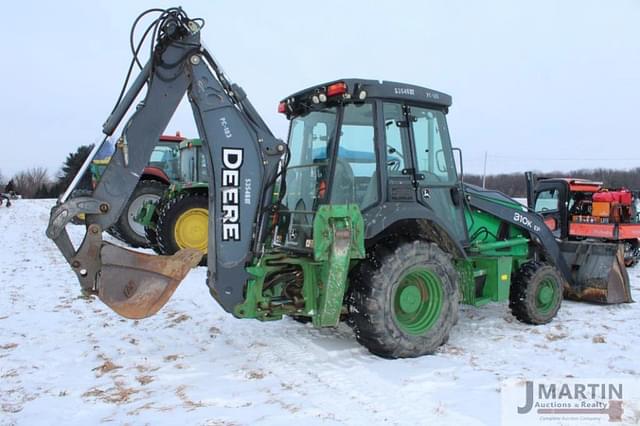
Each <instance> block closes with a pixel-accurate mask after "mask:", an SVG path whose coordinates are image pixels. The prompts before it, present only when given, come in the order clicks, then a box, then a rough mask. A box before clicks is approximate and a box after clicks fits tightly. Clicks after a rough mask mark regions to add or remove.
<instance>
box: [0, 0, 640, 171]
mask: <svg viewBox="0 0 640 426" xmlns="http://www.w3.org/2000/svg"><path fill="white" fill-rule="evenodd" d="M173 5H179V3H171V2H164V1H126V2H125V1H86V0H85V1H77V0H74V1H63V2H53V1H52V2H46V1H39V2H36V1H29V0H23V1H20V2H7V3H5V4H4V5H3V16H4V19H3V24H2V25H1V26H0V33H1V34H2V39H3V48H2V55H3V57H4V60H3V64H2V67H0V75H1V76H2V97H3V102H2V103H1V104H0V111H1V114H0V124H1V128H2V131H3V134H4V142H3V147H4V149H3V151H2V153H1V154H0V172H1V173H2V174H3V175H4V176H5V177H9V176H11V175H12V174H14V173H15V172H17V171H19V170H21V169H24V168H27V167H32V166H45V167H47V168H48V169H49V171H50V173H51V175H54V174H55V173H57V171H58V170H59V168H60V166H61V164H62V162H63V160H64V158H65V156H66V155H67V154H68V153H69V152H71V151H74V150H75V149H76V147H77V146H79V145H81V144H87V143H91V142H94V140H95V139H96V138H97V137H98V135H99V134H100V129H101V125H102V123H103V122H104V120H105V118H106V116H107V114H108V113H109V111H110V110H111V108H112V106H113V102H114V101H115V98H116V97H117V95H118V91H119V89H120V86H121V84H122V80H123V78H124V74H125V72H126V67H127V66H128V63H129V60H130V51H129V47H128V42H129V41H128V40H129V39H128V37H129V29H130V26H131V23H132V21H133V19H134V18H135V17H136V16H137V15H138V13H140V12H141V11H143V10H145V9H147V8H150V7H157V6H160V7H168V6H173ZM182 6H183V8H184V9H185V10H186V11H187V13H188V14H189V15H190V16H192V17H202V18H204V19H205V20H206V27H205V28H204V30H203V36H202V38H203V40H204V41H205V43H206V45H207V46H208V47H209V49H210V50H211V51H212V52H213V53H214V55H215V56H216V58H217V59H218V61H219V62H220V63H221V65H222V66H223V67H224V69H225V71H226V72H227V74H228V75H229V77H230V78H231V79H232V80H233V81H235V82H236V83H238V84H240V85H241V86H243V87H244V89H245V91H246V92H247V93H248V95H249V98H250V99H251V101H252V102H253V103H254V105H255V106H256V108H257V110H258V111H259V112H260V113H261V114H262V115H263V117H264V119H265V120H266V121H267V123H268V124H269V125H270V126H271V128H272V130H273V131H274V133H275V134H276V135H277V136H279V137H282V138H285V137H286V132H287V121H286V120H285V119H284V117H282V116H281V115H279V114H277V113H276V108H277V103H278V101H279V100H280V99H281V98H283V97H285V96H286V95H288V94H290V93H292V92H294V91H297V90H299V89H301V88H305V87H308V86H311V85H314V84H316V83H320V82H324V81H329V80H333V79H338V78H341V77H363V78H374V79H384V80H395V81H402V82H407V83H413V84H416V85H421V86H426V87H429V88H432V89H435V90H439V91H443V92H446V93H449V94H451V95H452V96H453V107H452V108H451V110H450V113H449V128H450V132H451V136H452V140H453V144H454V146H458V147H461V148H462V149H463V153H464V164H465V169H466V171H467V172H476V173H478V172H482V167H483V158H484V153H485V151H487V152H488V165H487V172H488V173H497V172H503V171H506V172H511V171H522V170H526V169H537V170H541V171H551V170H558V169H570V168H580V167H621V168H630V167H637V166H640V147H639V142H640V137H639V135H640V1H638V0H614V1H587V0H577V1H557V0H537V1H529V2H526V1H492V0H488V1H460V0H458V1H451V0H449V1H438V2H436V1H401V0H395V1H364V0H362V1H344V0H342V1H333V0H324V1H322V2H313V3H312V2H304V1H299V0H298V1H286V2H285V1H240V0H235V1H224V0H220V1H195V0H193V1H183V2H182ZM178 130H179V131H181V132H182V133H183V134H185V135H187V136H196V134H195V126H194V125H193V123H192V119H191V117H190V109H189V107H188V104H187V105H184V106H183V107H181V110H180V111H179V113H178V114H177V115H176V117H174V120H173V121H172V123H171V124H170V125H169V127H168V129H167V133H174V132H175V131H178Z"/></svg>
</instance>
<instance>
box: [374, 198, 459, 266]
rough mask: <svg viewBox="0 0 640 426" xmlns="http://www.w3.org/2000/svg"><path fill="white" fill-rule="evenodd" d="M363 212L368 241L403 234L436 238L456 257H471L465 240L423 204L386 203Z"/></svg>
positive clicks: (428, 238)
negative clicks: (454, 236) (454, 233)
mask: <svg viewBox="0 0 640 426" xmlns="http://www.w3.org/2000/svg"><path fill="white" fill-rule="evenodd" d="M363 216H364V221H365V224H366V228H365V239H366V241H367V243H368V245H370V244H371V243H375V242H377V241H380V240H383V239H386V238H389V237H393V236H398V235H402V236H407V237H411V238H416V237H417V238H422V239H425V240H429V241H433V242H435V243H437V244H438V246H440V248H442V249H443V250H444V251H446V252H447V253H449V254H451V255H453V256H454V257H456V258H466V257H467V255H466V252H465V250H464V247H463V246H462V244H461V243H460V242H459V241H457V240H456V239H455V238H453V236H452V235H451V233H450V232H449V231H448V230H447V227H446V225H445V224H444V223H443V222H442V220H440V219H439V218H438V217H437V216H436V215H434V214H432V213H431V212H430V211H429V210H427V209H425V208H423V207H418V206H407V205H406V204H403V203H384V204H381V205H380V206H378V207H376V208H374V209H371V210H369V211H367V212H366V213H364V214H363Z"/></svg>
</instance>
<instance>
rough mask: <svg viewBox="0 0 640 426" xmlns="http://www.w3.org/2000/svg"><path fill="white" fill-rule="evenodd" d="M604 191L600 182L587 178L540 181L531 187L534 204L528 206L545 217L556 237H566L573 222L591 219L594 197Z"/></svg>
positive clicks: (585, 221)
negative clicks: (601, 190)
mask: <svg viewBox="0 0 640 426" xmlns="http://www.w3.org/2000/svg"><path fill="white" fill-rule="evenodd" d="M531 185H534V184H533V183H531ZM601 188H602V183H601V182H593V181H588V180H584V179H565V178H552V179H548V178H547V179H544V178H541V179H538V180H537V182H535V186H532V190H533V197H532V200H533V205H530V206H529V207H531V208H533V209H534V210H535V212H536V213H539V214H540V215H542V216H543V217H544V219H545V223H546V224H547V226H548V227H549V228H550V229H551V230H552V231H553V233H554V235H555V236H556V237H557V238H567V237H568V236H569V234H570V231H569V228H570V223H571V222H584V223H589V222H590V221H591V220H592V217H593V216H592V197H593V194H594V193H596V192H598V191H599V190H600V189H601Z"/></svg>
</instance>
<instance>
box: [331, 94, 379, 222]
mask: <svg viewBox="0 0 640 426" xmlns="http://www.w3.org/2000/svg"><path fill="white" fill-rule="evenodd" d="M373 118H374V117H373V105H372V104H370V103H365V104H347V105H345V107H344V112H343V118H342V127H341V128H340V139H339V143H338V152H337V156H336V157H337V161H336V163H335V167H334V168H335V172H334V179H333V186H332V190H331V202H332V203H333V204H349V203H355V204H358V205H359V206H360V208H361V209H364V208H366V207H369V206H371V205H373V204H375V203H376V201H378V169H377V161H376V150H375V139H374V138H375V132H374V120H373Z"/></svg>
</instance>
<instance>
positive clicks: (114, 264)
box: [96, 242, 202, 319]
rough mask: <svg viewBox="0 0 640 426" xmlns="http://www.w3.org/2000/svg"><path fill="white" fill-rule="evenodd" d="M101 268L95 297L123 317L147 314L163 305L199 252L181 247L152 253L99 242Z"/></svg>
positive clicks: (133, 317)
mask: <svg viewBox="0 0 640 426" xmlns="http://www.w3.org/2000/svg"><path fill="white" fill-rule="evenodd" d="M100 255H101V256H100V257H101V261H102V270H101V272H100V274H99V276H98V278H97V280H96V289H97V293H98V298H100V300H102V301H103V302H104V303H105V304H106V305H107V306H109V307H110V308H111V309H113V310H114V311H115V312H116V313H118V314H120V315H122V316H123V317H125V318H130V319H141V318H146V317H149V316H151V315H153V314H155V313H156V312H158V310H160V308H162V307H163V306H164V304H165V303H167V301H168V300H169V298H170V297H171V295H172V294H173V292H174V291H175V290H176V288H177V287H178V285H179V284H180V282H181V281H182V279H183V278H184V277H185V276H186V275H187V273H188V272H189V270H190V269H191V268H193V267H195V266H197V265H198V263H199V262H200V259H201V258H202V252H200V251H198V250H195V249H183V250H180V251H179V252H177V253H176V254H174V255H173V256H156V255H148V254H144V253H139V252H136V251H132V250H127V249H125V248H122V247H119V246H116V245H113V244H110V243H106V242H105V243H103V244H102V249H101V252H100Z"/></svg>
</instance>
